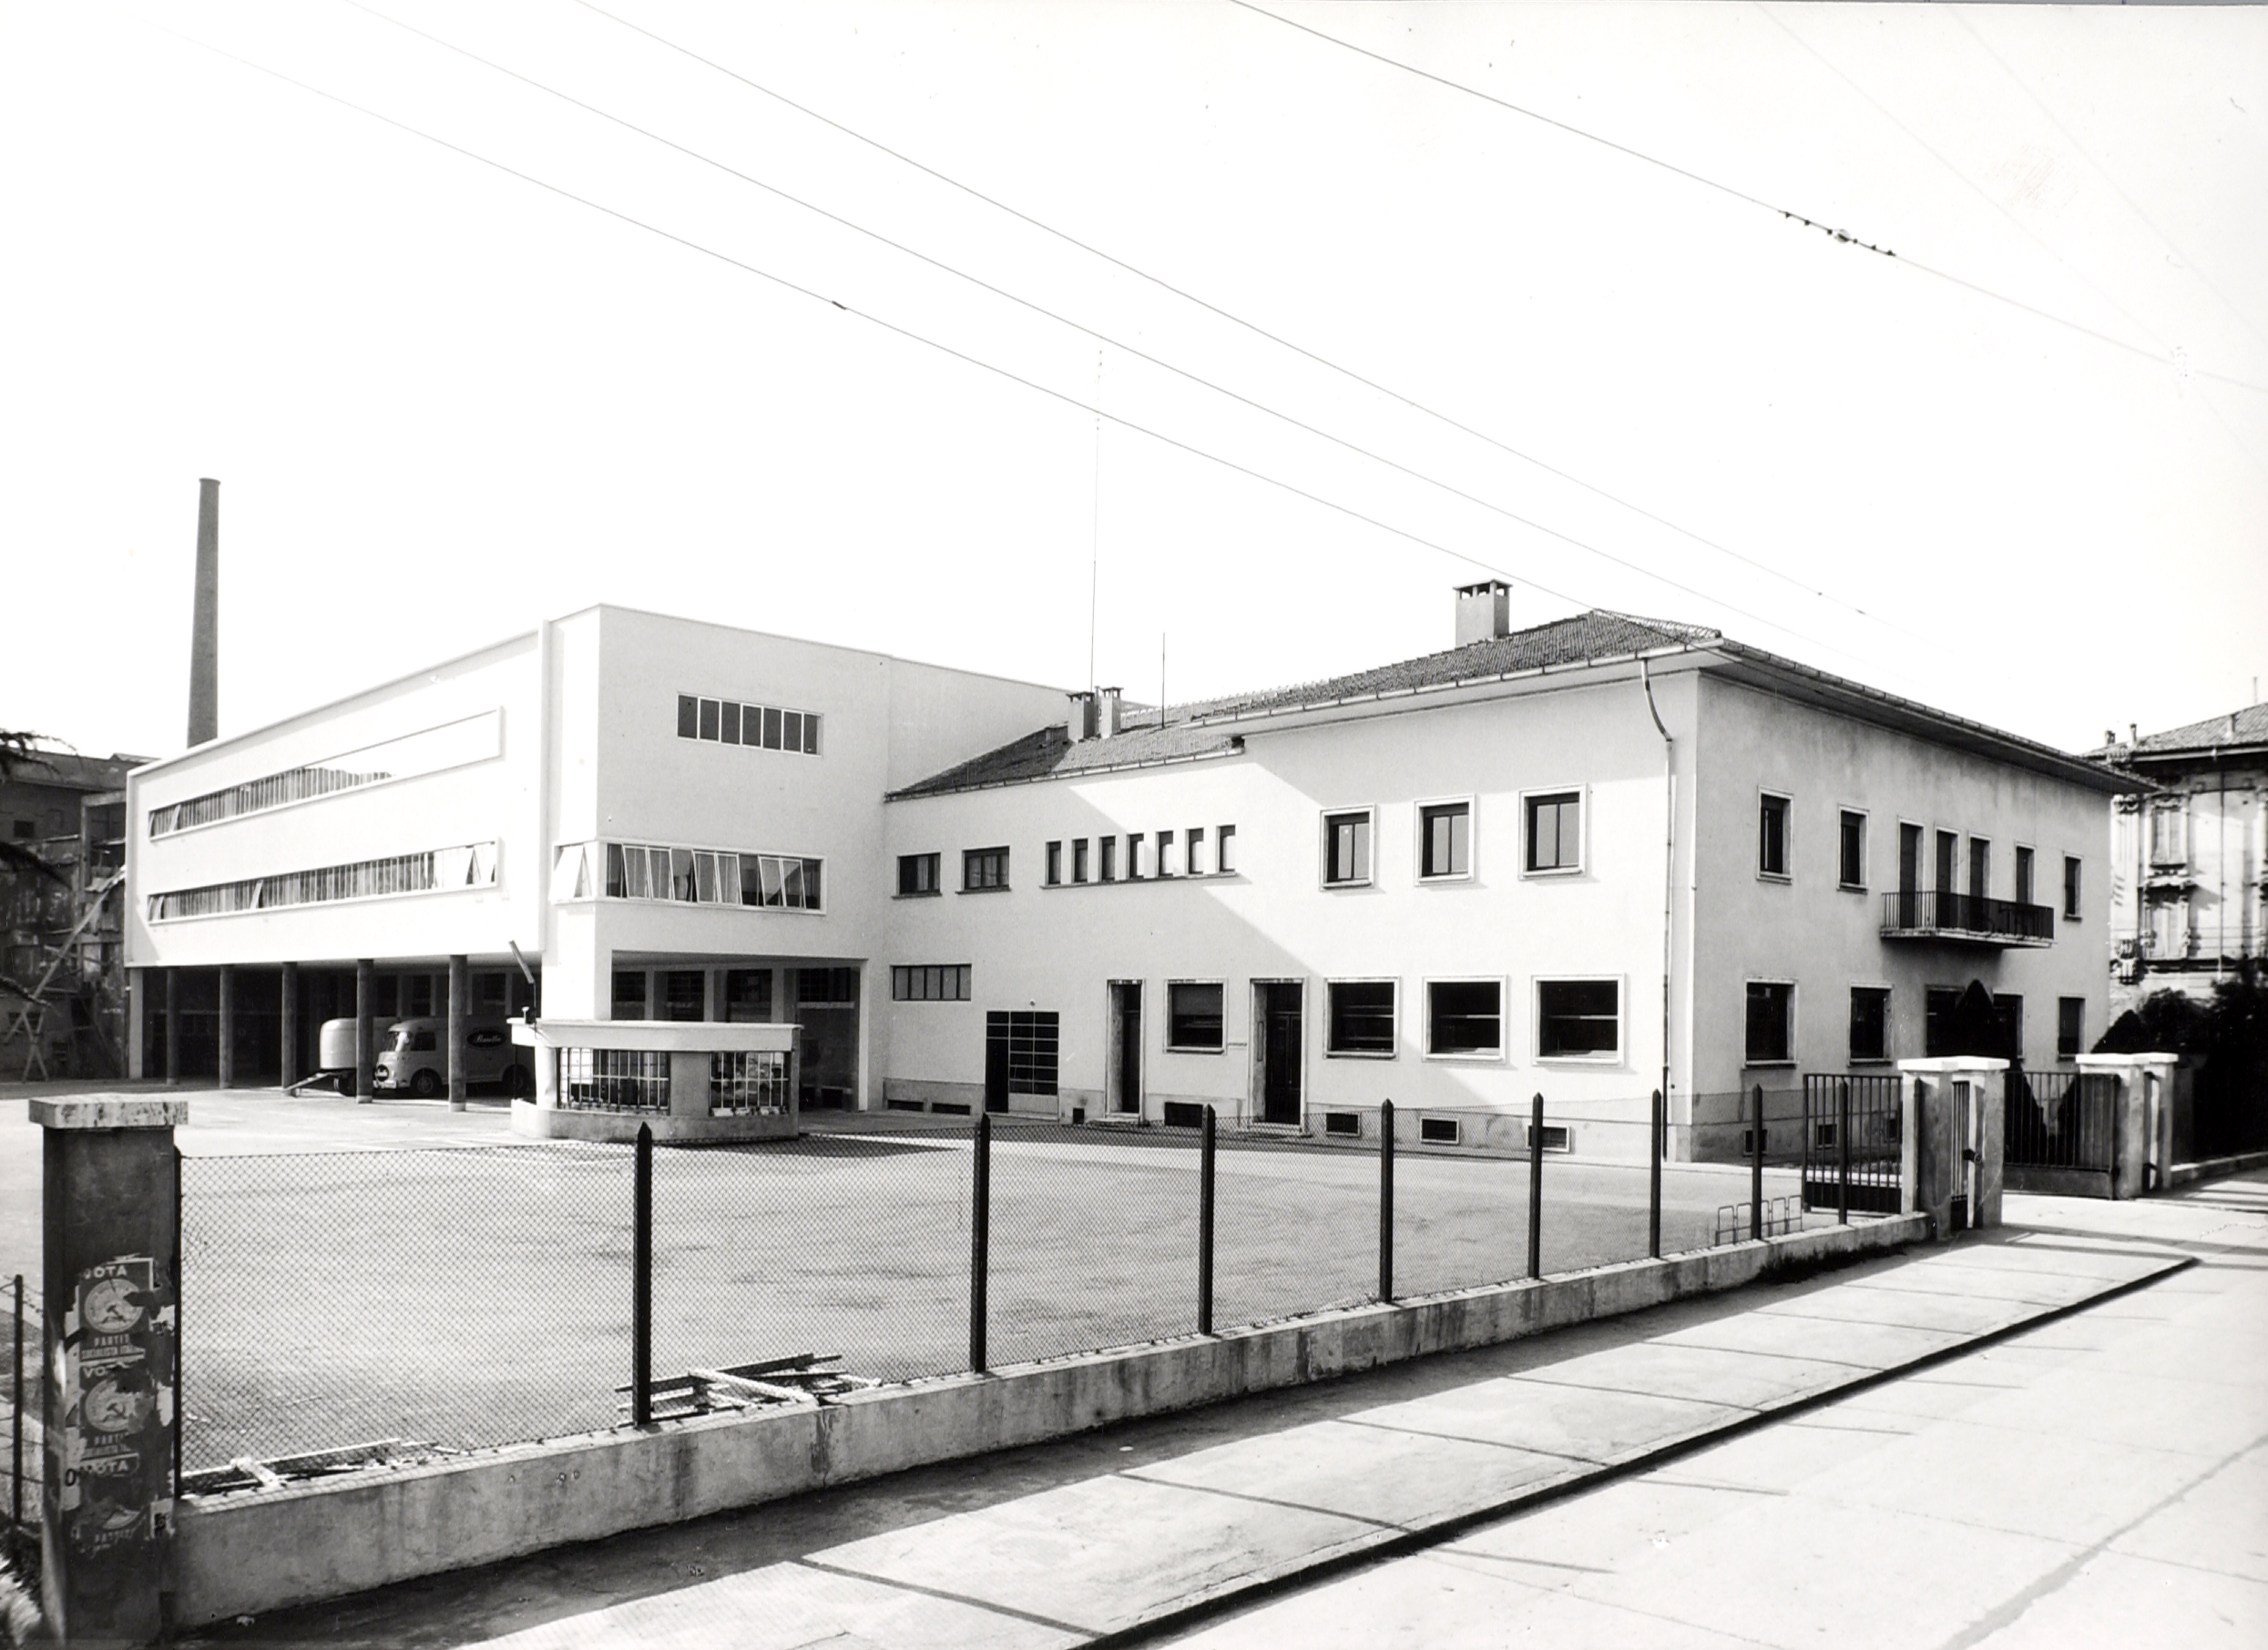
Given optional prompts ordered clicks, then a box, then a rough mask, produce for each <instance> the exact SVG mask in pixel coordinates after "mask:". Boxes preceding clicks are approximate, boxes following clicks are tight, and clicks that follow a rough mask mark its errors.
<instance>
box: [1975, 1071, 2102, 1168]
mask: <svg viewBox="0 0 2268 1650" xmlns="http://www.w3.org/2000/svg"><path fill="white" fill-rule="evenodd" d="M2118 1092H2119V1079H2118V1078H2117V1076H2116V1075H2112V1074H2110V1073H2108V1072H2028V1071H2026V1070H2025V1069H2024V1068H2023V1067H2022V1066H2020V1065H2017V1066H2011V1067H2009V1068H2008V1100H2007V1110H2006V1112H2005V1113H2004V1118H2005V1121H2004V1124H2003V1126H2002V1133H2001V1142H2000V1143H2001V1169H2002V1175H2003V1179H2004V1183H2005V1184H2006V1185H2007V1188H2008V1189H2009V1190H2010V1191H2014V1192H2051V1193H2057V1194H2059V1195H2061V1196H2064V1197H2110V1184H2111V1179H2112V1176H2113V1175H2114V1173H2115V1171H2116V1169H2117V1167H2118V1159H2117V1147H2118V1136H2117V1115H2116V1114H2117V1098H2118Z"/></svg>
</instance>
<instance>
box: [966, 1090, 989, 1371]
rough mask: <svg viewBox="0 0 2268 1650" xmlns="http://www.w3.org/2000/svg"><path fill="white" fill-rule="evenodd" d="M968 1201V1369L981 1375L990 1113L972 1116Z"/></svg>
mask: <svg viewBox="0 0 2268 1650" xmlns="http://www.w3.org/2000/svg"><path fill="white" fill-rule="evenodd" d="M974 1155H975V1159H976V1161H975V1166H974V1168H973V1169H972V1171H971V1174H972V1176H973V1178H972V1181H971V1184H970V1188H969V1201H968V1367H969V1368H970V1369H971V1370H974V1371H975V1372H976V1373H977V1374H979V1375H982V1374H983V1373H984V1372H985V1318H986V1306H985V1284H986V1273H987V1270H988V1268H989V1266H990V1260H989V1256H988V1253H987V1251H988V1249H989V1248H990V1239H991V1237H992V1114H991V1113H990V1112H979V1113H978V1114H977V1115H976V1152H975V1154H974Z"/></svg>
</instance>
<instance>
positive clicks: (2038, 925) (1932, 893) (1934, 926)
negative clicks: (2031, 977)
mask: <svg viewBox="0 0 2268 1650" xmlns="http://www.w3.org/2000/svg"><path fill="white" fill-rule="evenodd" d="M1882 937H1883V938H1884V939H1885V940H1941V941H1950V942H1953V943H1956V944H1960V945H1990V946H1997V947H2005V946H2010V945H2023V946H2038V945H2052V944H2054V943H2055V940H2056V913H2055V911H2054V908H2053V907H2051V906H2047V905H2022V904H2018V902H2017V901H2014V900H1989V899H1987V898H1985V897H1984V896H1983V895H1982V894H1965V893H1954V892H1951V891H1946V890H1940V889H1909V890H1905V891H1901V892H1898V893H1889V894H1885V895H1883V896H1882Z"/></svg>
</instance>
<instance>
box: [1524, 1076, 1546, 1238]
mask: <svg viewBox="0 0 2268 1650" xmlns="http://www.w3.org/2000/svg"><path fill="white" fill-rule="evenodd" d="M1527 1275H1528V1276H1529V1277H1530V1278H1541V1277H1542V1276H1543V1275H1544V1097H1543V1096H1542V1095H1537V1096H1536V1103H1535V1105H1534V1107H1533V1108H1532V1109H1531V1111H1530V1113H1529V1116H1528V1124H1527Z"/></svg>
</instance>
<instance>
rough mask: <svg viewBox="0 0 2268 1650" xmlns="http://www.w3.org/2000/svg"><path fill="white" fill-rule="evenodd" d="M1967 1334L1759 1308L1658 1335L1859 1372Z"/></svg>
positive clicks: (1924, 1353) (1921, 1354)
mask: <svg viewBox="0 0 2268 1650" xmlns="http://www.w3.org/2000/svg"><path fill="white" fill-rule="evenodd" d="M1660 1339H1661V1340H1662V1341H1663V1342H1665V1343H1667V1344H1669V1345H1670V1346H1689V1347H1715V1348H1718V1349H1720V1350H1724V1351H1730V1352H1756V1353H1762V1354H1763V1355H1765V1356H1767V1357H1775V1358H1798V1359H1804V1360H1826V1361H1828V1362H1831V1363H1839V1364H1843V1365H1845V1366H1846V1367H1848V1368H1850V1369H1852V1370H1862V1371H1863V1370H1890V1369H1895V1368H1896V1367H1897V1366H1899V1365H1900V1364H1905V1363H1911V1362H1913V1361H1914V1360H1916V1359H1917V1358H1926V1357H1928V1356H1929V1355H1930V1354H1932V1353H1934V1352H1942V1351H1944V1350H1946V1349H1947V1348H1948V1347H1957V1346H1959V1345H1961V1344H1962V1343H1963V1342H1965V1341H1967V1340H1969V1339H1973V1337H1971V1336H1968V1335H1965V1334H1963V1333H1962V1332H1961V1331H1960V1330H1958V1329H1919V1328H1914V1327H1909V1326H1906V1325H1903V1324H1887V1323H1866V1322H1863V1321H1861V1322H1834V1321H1831V1320H1829V1319H1824V1318H1780V1317H1773V1316H1771V1315H1769V1314H1767V1313H1763V1312H1746V1313H1743V1314H1742V1315H1741V1316H1740V1317H1738V1318H1721V1319H1718V1320H1717V1321H1716V1322H1714V1323H1704V1324H1699V1325H1696V1326H1695V1327H1694V1328H1692V1329H1679V1330H1677V1331H1676V1332H1675V1333H1673V1334H1669V1335H1664V1336H1662V1337H1660Z"/></svg>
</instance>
